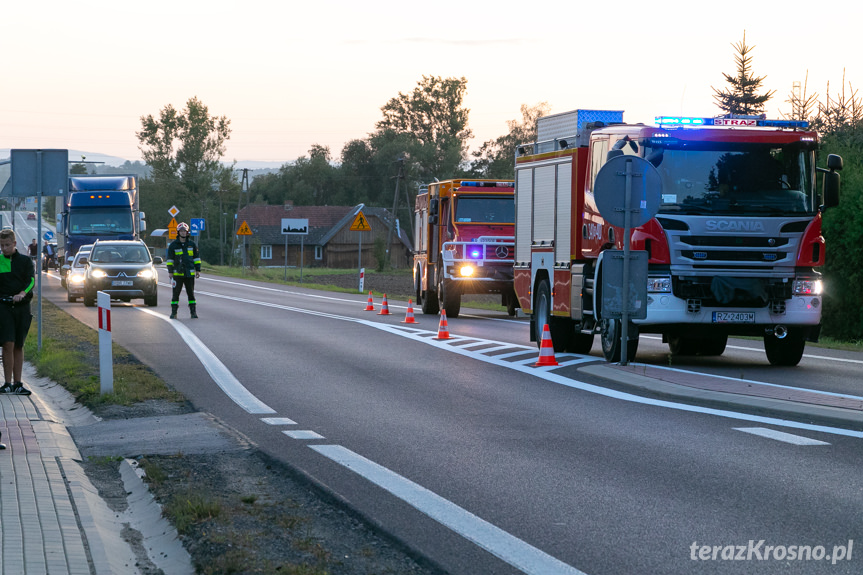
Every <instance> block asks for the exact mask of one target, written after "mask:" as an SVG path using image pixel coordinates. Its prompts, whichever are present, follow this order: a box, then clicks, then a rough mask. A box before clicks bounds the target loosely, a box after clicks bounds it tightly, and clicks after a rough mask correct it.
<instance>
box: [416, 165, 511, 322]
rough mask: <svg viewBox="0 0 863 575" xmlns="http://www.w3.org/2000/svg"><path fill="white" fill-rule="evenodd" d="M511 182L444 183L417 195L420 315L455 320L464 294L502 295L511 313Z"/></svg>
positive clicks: (432, 186) (417, 291)
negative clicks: (441, 315) (443, 312)
mask: <svg viewBox="0 0 863 575" xmlns="http://www.w3.org/2000/svg"><path fill="white" fill-rule="evenodd" d="M513 191H514V183H513V181H512V180H508V181H505V180H445V181H443V182H434V183H432V184H429V185H428V187H427V188H425V189H421V190H420V193H419V194H417V198H416V208H415V210H414V217H415V224H416V225H415V226H414V235H415V237H414V246H415V250H416V251H415V252H414V290H415V292H416V298H417V303H419V304H420V306H421V308H422V311H423V313H426V314H434V313H438V311H439V310H441V309H445V310H446V315H447V317H449V318H455V317H458V314H459V311H460V310H461V296H462V295H464V294H501V305H505V306H506V307H507V311H508V312H509V314H510V315H515V309H516V307H517V306H518V300H517V299H516V297H515V292H514V291H513V287H512V262H513V247H514V243H513V233H514V232H513V228H514V227H515V201H514V199H513Z"/></svg>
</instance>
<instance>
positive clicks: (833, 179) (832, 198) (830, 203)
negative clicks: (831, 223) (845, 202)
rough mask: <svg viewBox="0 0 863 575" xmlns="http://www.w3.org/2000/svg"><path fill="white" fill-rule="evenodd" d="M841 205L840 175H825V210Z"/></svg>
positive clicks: (836, 173)
mask: <svg viewBox="0 0 863 575" xmlns="http://www.w3.org/2000/svg"><path fill="white" fill-rule="evenodd" d="M838 205H839V173H838V172H827V173H826V174H824V206H823V207H824V208H834V207H836V206H838Z"/></svg>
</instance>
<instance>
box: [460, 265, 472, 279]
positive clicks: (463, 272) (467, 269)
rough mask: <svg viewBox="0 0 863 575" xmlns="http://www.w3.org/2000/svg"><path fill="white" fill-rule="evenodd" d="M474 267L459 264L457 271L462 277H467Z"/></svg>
mask: <svg viewBox="0 0 863 575" xmlns="http://www.w3.org/2000/svg"><path fill="white" fill-rule="evenodd" d="M473 272H474V267H473V266H471V265H466V266H461V267H460V268H459V270H458V273H459V275H460V276H461V277H463V278H469V277H470V276H472V275H473Z"/></svg>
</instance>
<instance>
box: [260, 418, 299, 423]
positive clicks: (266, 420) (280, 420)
mask: <svg viewBox="0 0 863 575" xmlns="http://www.w3.org/2000/svg"><path fill="white" fill-rule="evenodd" d="M261 421H263V422H264V423H266V424H267V425H296V424H297V422H296V421H294V420H293V419H288V418H287V417H262V418H261Z"/></svg>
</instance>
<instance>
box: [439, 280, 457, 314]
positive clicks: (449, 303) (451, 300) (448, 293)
mask: <svg viewBox="0 0 863 575" xmlns="http://www.w3.org/2000/svg"><path fill="white" fill-rule="evenodd" d="M437 289H438V291H437V299H438V306H439V307H440V308H441V309H445V310H446V317H447V318H448V319H449V318H453V319H455V318H457V317H458V314H459V313H460V312H461V294H460V293H459V292H458V288H456V287H453V286H451V285H448V282H447V281H446V280H441V283H440V285H439V286H438V288H437Z"/></svg>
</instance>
